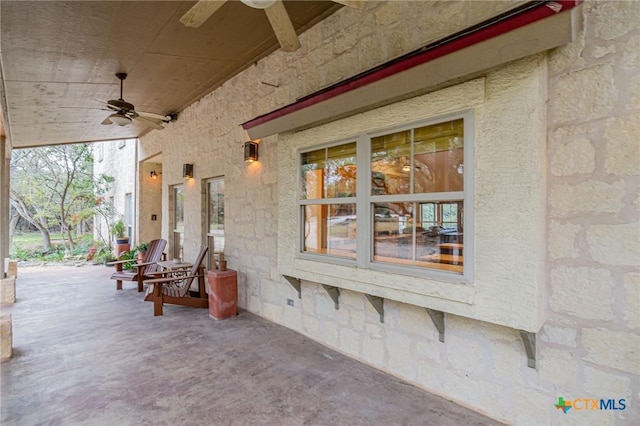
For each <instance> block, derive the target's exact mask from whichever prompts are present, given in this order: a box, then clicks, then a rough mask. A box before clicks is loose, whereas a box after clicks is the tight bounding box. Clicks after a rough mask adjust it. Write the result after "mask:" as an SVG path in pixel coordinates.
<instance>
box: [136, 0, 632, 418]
mask: <svg viewBox="0 0 640 426" xmlns="http://www.w3.org/2000/svg"><path fill="white" fill-rule="evenodd" d="M434 8H435V9H434ZM500 8H504V3H498V2H465V3H464V4H463V3H461V2H443V3H438V4H437V5H435V6H432V5H429V4H425V3H423V2H389V3H378V2H373V3H372V4H369V5H368V6H367V7H366V8H365V10H364V11H363V12H358V11H354V10H349V9H346V8H345V9H341V10H340V11H338V12H337V13H336V14H334V15H332V16H331V17H329V18H328V19H326V20H325V21H323V22H321V23H320V24H318V25H317V26H315V27H314V28H312V29H310V30H309V31H307V32H306V33H304V34H302V36H301V37H300V38H301V42H302V46H303V47H302V49H300V50H299V51H297V52H294V53H292V54H286V53H284V52H282V51H277V52H275V53H274V54H272V55H270V56H269V57H267V58H265V59H264V60H262V61H260V62H259V63H257V64H256V65H255V66H252V67H250V68H249V69H247V70H246V71H244V72H243V73H241V74H239V75H238V76H236V77H235V78H233V79H232V80H230V81H228V82H227V83H225V84H224V85H223V86H222V87H220V88H219V89H218V90H216V91H215V92H213V93H212V94H210V95H209V96H206V97H205V98H203V99H202V100H201V101H199V102H197V103H196V104H194V105H192V106H191V107H189V108H188V109H186V110H185V111H184V112H183V113H182V114H181V115H180V117H179V119H178V121H177V122H175V123H171V124H170V125H168V126H167V129H166V130H163V131H162V132H158V131H153V132H151V133H149V134H148V135H146V136H144V137H143V138H142V141H141V142H142V146H141V152H146V153H147V154H149V155H151V154H152V153H155V152H162V154H163V159H164V160H163V206H162V208H163V212H164V213H165V214H163V216H162V218H163V219H162V221H163V223H162V225H163V228H162V234H163V236H164V237H165V238H166V237H167V236H168V215H167V214H166V212H167V208H168V195H167V188H168V186H169V185H172V184H176V183H184V184H185V202H186V206H185V222H186V225H185V235H186V238H185V241H186V243H185V257H186V258H187V259H189V258H193V257H195V255H196V253H197V248H198V247H199V245H200V244H201V243H202V241H203V232H202V215H203V208H202V190H203V185H202V181H203V179H206V178H209V177H214V176H221V175H224V176H225V185H226V194H225V202H226V206H225V216H226V222H225V227H226V250H225V254H226V257H227V259H228V261H229V267H230V268H232V269H236V270H238V272H239V293H240V306H241V307H242V308H244V309H247V310H250V311H252V312H254V313H256V314H258V315H261V316H264V317H266V318H268V319H270V320H273V321H275V322H277V323H280V324H283V325H285V326H287V327H291V328H293V329H295V330H298V331H300V332H301V333H303V334H305V335H307V336H309V337H310V338H312V339H315V340H318V341H320V342H323V343H324V344H326V345H328V346H330V347H332V348H335V349H337V350H339V351H342V352H344V353H347V354H349V355H351V356H353V357H355V358H357V359H359V360H361V361H363V362H366V363H369V364H371V365H374V366H376V367H378V368H380V369H382V370H385V371H388V372H390V373H391V374H394V375H397V376H399V377H401V378H403V379H406V380H408V381H410V382H412V383H415V384H417V385H418V386H421V387H423V388H425V389H428V390H430V391H432V392H435V393H438V394H441V395H444V396H445V397H446V398H448V399H452V400H455V401H458V402H460V403H463V404H465V405H468V406H470V407H473V408H474V409H476V410H479V411H482V412H484V413H487V414H489V415H491V416H493V417H496V418H498V419H501V420H505V421H509V422H514V423H518V424H528V425H539V424H599V425H601V424H631V423H632V422H633V419H636V420H637V419H638V418H640V411H639V408H638V403H637V401H638V394H639V393H640V383H639V378H638V368H639V367H638V366H639V365H640V358H639V355H638V347H640V319H639V317H638V312H640V306H639V302H638V300H639V294H640V290H639V287H640V272H639V268H638V259H639V258H640V253H639V252H638V250H639V247H640V242H639V241H638V235H639V232H640V230H639V228H638V215H639V211H640V198H639V197H638V191H639V189H638V188H639V185H640V182H639V179H640V178H639V176H638V175H639V173H640V171H639V170H638V154H639V153H638V136H637V135H638V134H640V129H639V128H638V122H639V120H640V119H639V117H638V114H639V109H640V107H639V100H640V78H639V77H638V76H639V75H640V63H639V55H638V49H637V46H638V44H639V43H640V31H639V30H638V22H640V3H639V2H585V4H584V5H583V9H582V11H583V19H584V25H583V28H584V30H583V31H582V32H581V33H580V34H579V38H578V39H577V40H576V41H575V42H573V43H571V44H570V45H568V46H566V47H563V48H560V49H557V50H555V51H553V52H550V54H549V58H548V61H549V64H548V77H545V78H547V84H546V87H545V89H546V91H547V96H548V110H547V115H546V121H547V123H548V134H547V140H546V144H547V145H546V163H545V164H542V167H541V169H542V171H543V172H542V173H543V175H542V176H540V179H542V180H543V181H546V182H547V184H546V188H545V191H543V192H546V194H547V197H546V200H544V201H543V202H546V207H545V209H546V210H545V211H546V226H540V229H539V233H540V234H541V235H544V236H546V247H545V249H544V250H545V252H546V256H545V257H544V260H545V262H544V266H543V270H544V277H543V281H544V283H545V286H546V292H547V293H548V299H546V302H544V304H545V306H546V307H547V320H546V322H545V323H544V325H543V327H542V330H541V331H540V333H538V336H537V337H538V340H537V355H538V367H537V369H536V370H534V369H530V368H528V367H527V366H526V362H527V360H526V356H525V352H524V348H523V345H522V342H521V341H520V339H519V336H518V334H517V332H516V331H515V330H514V329H512V328H507V327H503V326H498V325H492V324H489V323H487V322H481V321H477V320H472V319H467V318H464V317H462V316H456V315H447V316H446V336H447V337H446V342H445V343H440V342H439V341H438V335H437V332H436V330H435V328H434V326H433V324H432V323H431V321H430V319H429V317H428V316H427V315H426V313H425V311H424V309H422V308H419V307H415V306H411V305H409V304H404V303H400V302H393V301H388V302H386V303H385V323H384V324H381V323H380V322H379V320H378V315H377V313H376V312H375V311H374V309H373V308H372V307H371V305H369V304H368V302H367V301H366V299H365V297H364V295H363V294H361V293H356V292H352V291H348V290H343V291H342V293H341V296H340V297H341V299H340V309H339V310H337V311H336V310H335V309H334V304H333V301H331V299H330V298H329V296H328V295H327V294H326V293H325V292H324V290H323V289H322V288H321V287H320V286H319V285H317V284H316V283H313V282H308V281H303V283H302V294H303V298H302V299H298V298H297V293H296V292H295V291H294V290H293V288H292V287H290V286H289V284H287V283H286V282H285V281H284V280H283V279H282V277H281V275H280V271H279V270H278V267H277V242H278V240H277V233H278V228H277V215H278V202H279V200H278V172H279V170H278V159H277V155H276V153H277V150H278V145H279V144H282V143H283V142H282V141H279V138H278V137H277V136H272V137H269V138H266V139H264V140H262V141H261V143H260V161H259V162H258V163H254V164H252V165H250V166H247V165H245V163H243V161H242V142H244V140H245V138H246V137H245V135H244V134H243V132H242V130H241V129H240V127H239V124H240V123H242V122H244V121H246V120H249V119H251V118H253V117H255V116H257V115H259V114H262V113H265V112H268V111H270V110H273V109H275V108H276V107H279V106H282V105H284V104H287V103H290V102H292V101H293V100H295V98H297V97H299V96H301V95H304V94H308V93H309V92H311V91H313V90H316V89H318V88H320V87H323V86H326V85H328V84H331V83H333V82H335V81H338V80H340V79H342V78H345V77H348V76H351V75H354V74H356V73H357V72H359V71H362V70H364V69H367V68H369V67H371V66H373V65H376V64H379V63H381V62H383V61H384V60H387V59H389V58H391V57H394V56H397V55H398V54H401V53H404V52H407V51H409V50H412V49H415V48H416V47H419V46H421V45H423V44H425V43H426V42H428V41H431V40H433V39H437V38H438V37H440V36H442V35H445V34H449V33H451V32H453V31H455V30H457V29H460V28H463V27H465V26H467V25H469V24H470V23H473V22H477V21H478V20H479V19H480V17H481V16H482V17H487V16H490V15H492V14H493V13H495V11H496V9H500ZM434 10H437V13H435V12H434ZM263 81H264V82H268V83H271V84H277V85H279V87H277V88H275V87H273V86H272V85H267V84H262V82H263ZM522 101H523V102H526V99H523V100H522ZM513 106H514V107H517V104H513ZM425 118H427V117H425ZM287 148H288V147H280V149H287ZM141 157H142V158H144V157H145V155H141ZM183 163H193V164H194V166H195V179H192V180H189V181H185V180H184V179H183V178H182V176H181V171H182V164H183ZM280 196H281V197H282V196H289V197H291V198H293V197H295V194H293V193H290V194H289V193H287V192H285V193H281V194H280ZM286 299H293V300H294V305H295V306H293V307H291V306H287V304H286ZM337 385H339V384H337ZM560 396H563V397H564V398H565V399H566V400H571V399H574V398H607V399H608V398H615V399H620V398H625V399H626V400H627V409H626V410H624V411H579V410H573V411H570V412H569V413H567V414H563V413H562V412H561V411H560V410H557V409H556V408H555V407H554V404H555V403H556V401H557V398H558V397H560Z"/></svg>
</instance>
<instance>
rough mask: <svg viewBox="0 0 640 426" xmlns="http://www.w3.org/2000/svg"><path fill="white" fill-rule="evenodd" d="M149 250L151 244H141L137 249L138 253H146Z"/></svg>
mask: <svg viewBox="0 0 640 426" xmlns="http://www.w3.org/2000/svg"><path fill="white" fill-rule="evenodd" d="M147 250H149V243H141V244H140V245H139V246H138V247H136V250H135V251H136V253H146V252H147Z"/></svg>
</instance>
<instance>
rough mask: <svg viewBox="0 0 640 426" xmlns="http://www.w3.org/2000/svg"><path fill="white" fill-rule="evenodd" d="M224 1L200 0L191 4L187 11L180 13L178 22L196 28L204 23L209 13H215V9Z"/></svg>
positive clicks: (224, 0)
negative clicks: (180, 16)
mask: <svg viewBox="0 0 640 426" xmlns="http://www.w3.org/2000/svg"><path fill="white" fill-rule="evenodd" d="M225 2H226V0H214V1H212V0H200V1H199V2H198V3H196V4H195V5H193V7H192V8H191V9H189V10H188V11H187V13H185V14H184V15H182V18H180V22H182V23H183V24H184V26H185V27H191V28H198V27H199V26H200V25H202V24H204V21H206V20H207V19H209V17H210V16H211V15H213V14H214V13H216V11H217V10H218V9H220V8H221V7H222V5H223V4H225Z"/></svg>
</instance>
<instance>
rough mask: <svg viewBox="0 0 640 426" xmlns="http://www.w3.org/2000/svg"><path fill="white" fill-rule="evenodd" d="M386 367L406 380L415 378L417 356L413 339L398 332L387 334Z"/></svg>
mask: <svg viewBox="0 0 640 426" xmlns="http://www.w3.org/2000/svg"><path fill="white" fill-rule="evenodd" d="M386 346H387V353H388V355H389V363H388V365H387V366H388V368H389V369H390V370H391V371H393V372H394V374H397V375H398V376H400V377H403V378H405V379H408V380H414V379H415V378H416V367H417V359H416V358H417V356H416V350H415V344H414V341H413V339H411V338H410V337H409V336H406V335H404V334H400V333H396V332H394V333H389V334H388V335H387V341H386Z"/></svg>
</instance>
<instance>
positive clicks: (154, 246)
mask: <svg viewBox="0 0 640 426" xmlns="http://www.w3.org/2000/svg"><path fill="white" fill-rule="evenodd" d="M166 246H167V240H163V239H158V240H153V241H150V242H149V248H147V253H146V254H145V257H144V260H143V261H142V262H136V260H135V259H130V260H120V261H117V262H110V263H109V265H114V266H115V267H116V271H115V272H114V273H113V275H111V279H112V280H116V290H122V281H135V282H137V283H138V291H139V292H141V291H142V290H143V289H144V287H143V284H142V283H143V281H144V280H145V279H147V278H153V275H151V274H153V273H154V272H157V271H158V262H159V261H160V260H161V259H162V255H163V254H164V253H163V252H164V248H165V247H166ZM126 263H131V264H133V271H128V270H125V269H123V266H124V264H126Z"/></svg>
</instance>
